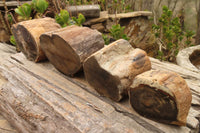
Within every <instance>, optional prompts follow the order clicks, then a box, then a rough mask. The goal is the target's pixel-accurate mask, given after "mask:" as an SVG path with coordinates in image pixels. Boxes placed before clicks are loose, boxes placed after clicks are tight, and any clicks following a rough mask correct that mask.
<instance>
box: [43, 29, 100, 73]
mask: <svg viewBox="0 0 200 133" xmlns="http://www.w3.org/2000/svg"><path fill="white" fill-rule="evenodd" d="M40 39H41V42H40V43H41V47H42V49H43V50H44V52H45V54H46V56H47V57H48V59H49V61H50V62H51V63H52V64H53V65H54V66H55V67H56V68H57V69H58V70H59V71H61V72H62V73H64V74H66V75H72V76H73V75H74V74H75V73H77V72H78V71H79V70H81V69H82V64H83V62H84V60H85V59H86V58H87V57H88V56H90V55H91V54H93V53H94V52H96V51H98V50H99V49H101V48H103V47H104V40H103V38H102V35H101V33H100V32H98V31H96V30H92V29H90V28H87V27H78V26H74V25H73V26H67V27H66V28H63V29H59V30H57V31H53V32H49V33H45V34H42V35H41V37H40Z"/></svg>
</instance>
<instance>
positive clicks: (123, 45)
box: [84, 39, 151, 101]
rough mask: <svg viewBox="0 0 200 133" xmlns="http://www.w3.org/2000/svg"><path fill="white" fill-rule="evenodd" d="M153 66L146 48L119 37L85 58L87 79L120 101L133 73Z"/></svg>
mask: <svg viewBox="0 0 200 133" xmlns="http://www.w3.org/2000/svg"><path fill="white" fill-rule="evenodd" d="M150 69H151V62H150V60H149V58H148V56H147V55H146V53H145V51H143V50H140V49H134V48H132V46H131V45H130V44H129V42H128V41H126V40H123V39H120V40H118V41H116V42H114V43H112V44H110V45H108V46H107V47H105V48H103V49H101V50H100V51H98V52H96V53H94V54H93V55H91V56H90V57H89V58H88V59H87V60H86V61H85V62H84V73H85V77H86V79H87V81H88V83H89V84H90V85H91V86H92V87H94V88H95V89H96V91H97V92H99V93H100V94H101V95H104V96H107V97H109V98H111V99H112V100H115V101H120V100H121V99H122V98H123V97H124V96H125V95H127V88H128V87H129V86H130V85H131V83H132V81H133V79H134V77H135V76H136V75H138V74H140V73H142V72H144V71H147V70H150Z"/></svg>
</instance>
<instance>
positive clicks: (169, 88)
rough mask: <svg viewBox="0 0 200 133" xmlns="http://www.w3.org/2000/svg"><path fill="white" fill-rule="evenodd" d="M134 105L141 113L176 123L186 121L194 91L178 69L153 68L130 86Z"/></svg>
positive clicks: (184, 122)
mask: <svg viewBox="0 0 200 133" xmlns="http://www.w3.org/2000/svg"><path fill="white" fill-rule="evenodd" d="M129 97H130V103H131V106H132V107H133V108H134V109H135V110H136V111H137V112H138V113H139V114H141V115H143V116H146V117H149V118H152V119H155V120H158V121H161V122H164V123H170V124H175V125H181V126H182V125H186V118H187V115H188V112H189V109H190V106H191V101H192V95H191V92H190V89H189V87H188V85H187V83H186V81H185V80H184V79H183V78H181V77H180V76H179V75H178V74H176V73H174V72H168V71H161V70H151V71H147V72H145V73H142V74H140V75H138V76H136V77H135V80H134V81H133V84H132V85H131V86H130V90H129Z"/></svg>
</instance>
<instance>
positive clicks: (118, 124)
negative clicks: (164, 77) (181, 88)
mask: <svg viewBox="0 0 200 133" xmlns="http://www.w3.org/2000/svg"><path fill="white" fill-rule="evenodd" d="M5 49H7V50H5ZM13 49H15V48H13ZM9 51H12V50H9V48H8V47H7V45H4V44H0V56H1V57H3V58H0V75H1V77H2V78H1V79H0V81H2V84H1V85H0V92H1V95H0V111H1V112H2V115H3V116H4V117H5V118H6V119H7V120H8V121H9V122H10V123H12V125H14V126H15V127H16V129H17V130H18V131H20V132H22V133H24V132H37V133H38V132H55V131H57V132H59V133H60V132H61V133H62V132H64V133H66V132H72V133H73V132H89V133H93V132H95V133H96V132H99V133H104V132H119V133H130V132H142V133H143V132H144V133H145V132H147V133H149V132H153V133H179V132H181V133H189V132H195V133H198V131H199V127H198V126H199V121H198V120H197V118H198V116H199V115H200V112H199V109H200V95H199V93H198V90H200V86H199V80H200V77H199V73H196V72H192V71H190V70H187V69H184V68H182V67H179V66H177V65H174V64H170V63H165V62H160V61H158V60H156V59H151V61H152V67H153V69H164V70H168V71H176V72H177V73H180V74H181V76H182V77H183V78H184V79H185V80H186V81H187V82H188V85H189V87H190V88H191V91H192V97H193V99H192V107H191V109H190V111H189V115H188V118H187V126H186V127H183V126H172V125H167V124H162V123H158V122H155V121H152V120H150V119H147V118H145V117H142V116H140V115H139V114H138V113H136V112H135V111H134V110H133V109H132V108H131V106H130V105H129V102H128V100H127V99H126V100H123V101H121V102H119V103H118V102H113V101H112V100H110V99H108V98H106V97H102V96H99V95H98V93H97V92H96V91H95V90H94V89H93V88H92V87H91V86H90V85H88V84H87V82H86V81H85V79H84V78H83V76H81V75H79V76H78V77H76V78H70V77H67V76H65V75H63V74H62V73H60V72H58V71H57V70H56V69H55V68H54V67H53V66H52V65H51V64H50V63H49V62H43V63H37V64H35V63H34V62H31V61H28V60H27V59H26V58H25V56H24V55H23V54H22V53H19V54H14V53H12V52H9ZM2 55H6V56H2ZM4 57H5V58H4ZM2 79H4V80H2Z"/></svg>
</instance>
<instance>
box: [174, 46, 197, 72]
mask: <svg viewBox="0 0 200 133" xmlns="http://www.w3.org/2000/svg"><path fill="white" fill-rule="evenodd" d="M195 50H199V51H200V45H197V46H193V47H189V48H185V49H183V50H181V51H179V53H178V55H177V57H176V62H177V64H178V65H179V66H181V67H184V68H186V69H189V70H192V71H195V72H200V70H199V69H198V68H197V67H195V66H194V65H193V64H192V62H191V61H190V58H191V55H192V53H193V52H194V51H195ZM199 53H200V52H199ZM196 58H200V57H198V55H197V57H196Z"/></svg>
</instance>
